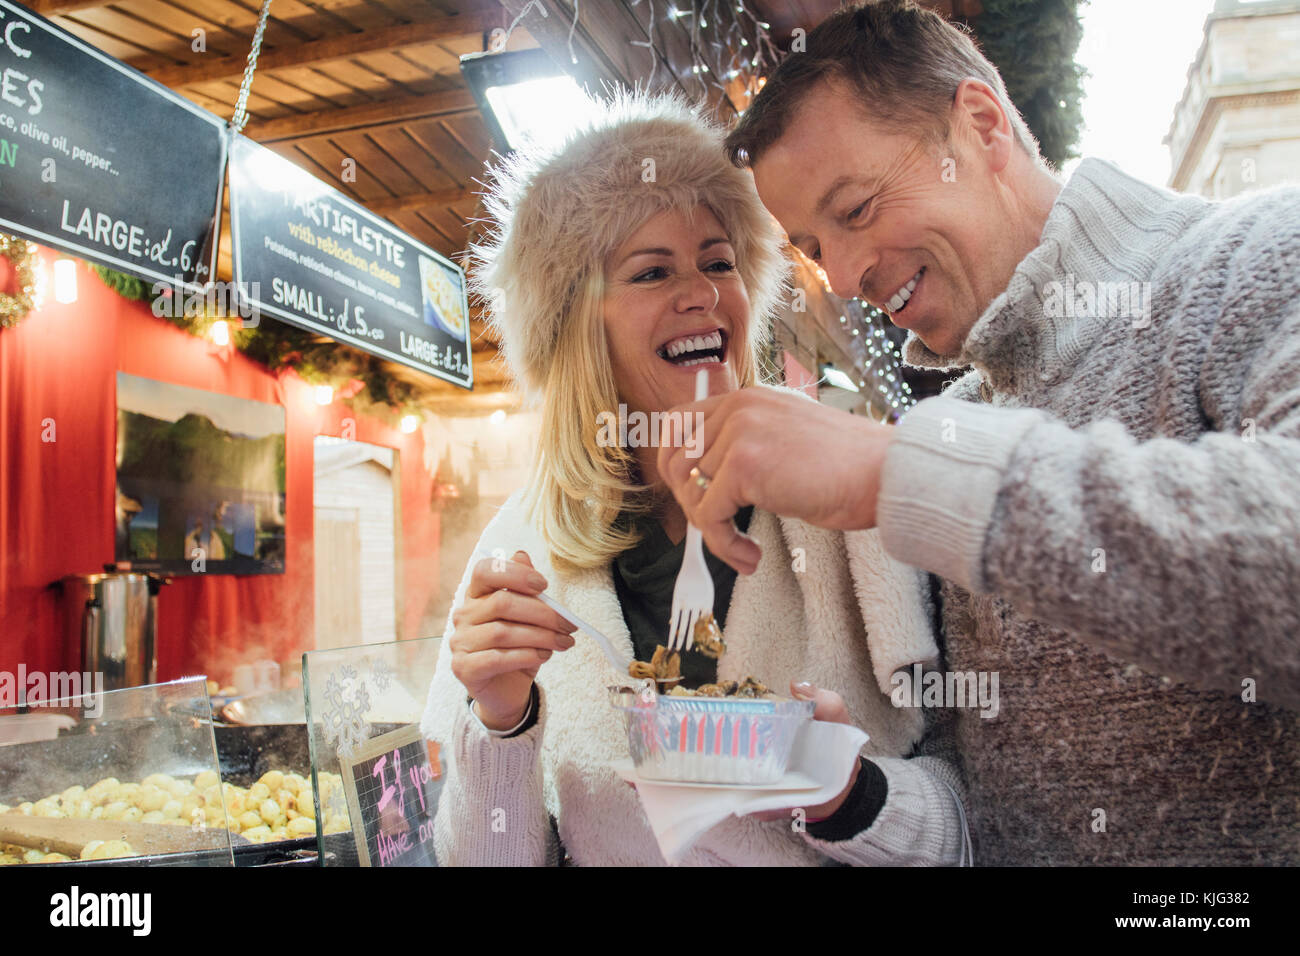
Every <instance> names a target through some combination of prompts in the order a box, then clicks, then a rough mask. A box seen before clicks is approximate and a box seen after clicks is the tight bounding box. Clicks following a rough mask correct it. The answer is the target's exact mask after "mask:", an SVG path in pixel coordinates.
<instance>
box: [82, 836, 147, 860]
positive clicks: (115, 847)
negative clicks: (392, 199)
mask: <svg viewBox="0 0 1300 956" xmlns="http://www.w3.org/2000/svg"><path fill="white" fill-rule="evenodd" d="M96 842H97V843H98V846H95V844H89V843H88V844H87V845H86V849H84V850H82V851H81V858H82V859H83V860H111V859H113V858H114V857H119V856H134V855H135V851H134V850H133V849H131V844H129V843H127V842H126V841H125V840H108V841H107V842H99V841H96ZM91 846H95V849H94V850H93V851H92V850H91V849H90V848H91Z"/></svg>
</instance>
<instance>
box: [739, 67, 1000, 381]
mask: <svg viewBox="0 0 1300 956" xmlns="http://www.w3.org/2000/svg"><path fill="white" fill-rule="evenodd" d="M856 95H857V94H856V93H855V92H854V91H852V90H851V89H850V88H849V87H848V86H847V85H846V84H844V83H842V82H840V81H837V80H828V81H823V82H822V83H821V84H820V85H819V86H817V87H816V88H814V89H813V90H812V91H810V92H809V93H808V94H807V96H806V97H805V99H804V102H803V104H802V106H801V108H800V109H799V110H797V111H796V115H795V118H794V120H793V121H792V122H791V123H790V125H789V127H788V128H787V130H786V132H785V134H784V135H783V136H782V137H781V138H780V139H779V140H778V141H777V142H776V143H775V144H774V145H772V146H771V147H770V148H769V149H768V150H767V151H766V152H764V153H763V154H762V155H761V156H760V157H759V160H758V162H756V163H755V164H754V167H753V169H754V180H755V184H756V185H757V187H758V192H759V196H760V197H761V198H762V200H763V204H764V205H765V206H767V208H768V210H769V211H770V212H771V213H772V214H773V215H774V216H776V218H777V220H778V221H779V222H780V223H781V225H782V226H783V227H784V228H785V230H786V232H787V233H788V234H789V236H790V241H791V243H792V244H794V245H795V246H796V247H798V248H799V249H800V250H801V251H802V252H803V253H805V254H806V255H807V256H809V257H810V258H811V259H813V260H814V261H816V262H817V263H818V265H820V266H821V267H822V269H824V270H825V271H826V275H827V278H828V279H829V281H830V284H831V288H832V289H833V290H834V292H835V294H836V295H838V296H840V297H842V298H846V299H850V298H854V297H861V298H863V299H865V300H866V301H868V302H870V303H871V304H872V305H874V306H878V307H879V308H881V309H884V310H885V311H886V312H888V313H889V315H890V318H891V319H892V320H893V322H894V324H895V325H898V326H900V327H901V328H905V329H910V330H912V331H913V332H915V333H916V335H917V336H918V337H919V338H920V339H921V341H922V342H924V343H925V344H926V345H927V346H928V347H929V348H930V350H931V351H933V352H935V353H937V354H939V355H944V356H954V355H956V354H957V353H958V352H959V351H960V349H961V345H962V343H963V342H964V341H965V340H966V335H967V333H969V332H970V330H971V327H972V326H973V325H974V324H975V321H976V320H977V319H978V318H979V316H980V314H981V313H982V312H983V311H984V309H985V308H987V307H988V305H989V303H990V302H992V301H993V299H994V298H995V297H996V296H997V295H998V293H1000V292H1001V291H1002V290H1003V289H1004V288H1005V286H1006V283H1007V282H1008V281H1009V279H1010V277H1011V273H1012V271H1013V270H1014V269H1015V266H1016V264H1017V263H1018V262H1019V259H1020V256H1021V254H1020V252H1018V251H1017V250H1016V248H1015V247H1014V246H1013V245H1012V244H1011V241H1010V237H1009V236H1008V235H1007V232H1008V230H1007V229H1006V228H1005V223H1006V221H1007V215H1008V210H1007V209H1006V208H1005V203H1004V201H1003V200H1004V198H1005V197H1004V194H1005V190H1003V189H1001V188H1000V186H999V184H998V182H997V181H996V178H995V175H994V171H993V170H991V169H990V162H989V159H988V157H987V155H986V153H985V152H984V151H981V150H980V149H979V148H977V146H974V145H973V144H972V141H971V137H972V136H974V135H975V134H974V132H973V130H972V129H971V128H970V126H969V124H963V117H962V116H961V115H960V114H959V111H956V110H954V113H953V117H952V119H953V125H952V129H951V132H950V135H949V141H948V143H947V144H934V143H926V142H924V141H923V140H922V139H921V138H920V135H921V133H922V132H923V130H921V129H920V128H919V127H918V132H917V135H916V136H912V135H906V134H904V135H900V134H897V133H890V132H887V131H885V129H884V128H883V127H881V126H880V125H878V124H876V123H874V122H872V121H871V120H869V119H867V118H865V117H864V116H863V115H862V113H861V112H860V111H859V109H858V107H857V106H856V105H855V98H856ZM918 122H919V120H918ZM1008 259H1010V261H1009V262H1008V261H1006V260H1008Z"/></svg>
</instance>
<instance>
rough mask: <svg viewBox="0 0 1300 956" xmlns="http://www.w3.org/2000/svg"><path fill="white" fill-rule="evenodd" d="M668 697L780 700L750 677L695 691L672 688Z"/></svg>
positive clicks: (765, 686) (721, 682)
mask: <svg viewBox="0 0 1300 956" xmlns="http://www.w3.org/2000/svg"><path fill="white" fill-rule="evenodd" d="M668 696H670V697H738V698H745V699H748V700H782V699H784V698H779V697H777V695H776V694H773V693H772V691H771V689H770V688H768V686H767V685H766V684H764V683H762V682H760V681H756V680H754V678H752V677H746V678H745V679H744V680H742V681H734V680H720V681H718V682H717V683H716V684H701V685H700V686H699V687H697V688H695V690H687V689H686V688H685V687H681V686H678V687H674V688H673V689H672V690H670V691H669V692H668Z"/></svg>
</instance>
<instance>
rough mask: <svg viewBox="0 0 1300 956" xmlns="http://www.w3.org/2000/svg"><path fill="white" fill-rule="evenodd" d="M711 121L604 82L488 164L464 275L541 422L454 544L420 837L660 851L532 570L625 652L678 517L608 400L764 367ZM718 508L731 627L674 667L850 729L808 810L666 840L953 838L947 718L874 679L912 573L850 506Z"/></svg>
mask: <svg viewBox="0 0 1300 956" xmlns="http://www.w3.org/2000/svg"><path fill="white" fill-rule="evenodd" d="M721 143H722V132H721V130H719V129H718V128H716V127H714V126H712V125H710V124H709V123H707V122H705V121H704V120H702V119H701V118H700V117H698V116H697V115H695V114H694V113H693V112H692V111H691V110H689V109H688V108H687V107H685V106H683V105H682V104H680V103H679V102H677V101H675V100H671V99H663V98H645V97H640V96H633V97H624V98H620V99H619V100H617V101H615V102H613V103H610V104H607V109H606V110H605V112H604V113H603V115H602V117H601V118H600V119H599V120H597V121H594V122H592V123H590V124H589V125H588V126H587V127H586V128H585V129H583V130H582V131H581V132H579V133H576V134H574V135H572V136H570V137H569V139H568V140H567V142H566V143H565V144H564V145H563V146H562V147H559V148H557V149H554V150H551V151H549V152H548V151H541V150H537V151H532V152H527V151H525V152H522V153H516V154H514V156H512V157H511V159H509V160H508V161H507V162H506V163H505V164H504V165H503V166H502V167H499V168H498V169H497V170H495V178H494V182H493V185H492V186H491V187H490V190H489V192H488V196H487V205H488V211H489V213H490V214H491V215H492V217H493V219H494V221H495V231H494V232H493V233H492V234H491V235H490V236H489V237H488V239H487V240H486V241H485V242H483V243H482V244H481V245H478V246H476V247H474V249H473V250H472V253H473V267H474V268H473V273H472V275H473V282H474V284H475V291H476V292H478V293H479V294H480V295H481V296H482V298H483V299H484V300H485V302H486V304H487V306H488V309H489V316H490V320H491V322H492V324H493V325H494V326H495V328H496V329H497V330H498V332H499V334H500V336H501V342H502V347H503V351H504V353H505V357H506V359H507V361H508V362H509V364H510V367H511V369H512V371H513V373H514V375H515V378H516V380H517V381H518V383H519V385H520V386H521V388H522V389H523V390H524V391H525V393H526V394H527V396H528V397H529V398H530V399H531V400H532V401H533V402H534V403H535V404H536V405H537V406H539V408H540V415H541V433H540V436H539V440H538V448H537V453H536V457H535V460H534V464H533V469H532V474H531V476H530V480H529V483H528V485H527V487H526V488H525V489H523V490H522V491H520V492H517V493H516V494H515V495H514V496H512V497H511V498H510V499H509V500H508V501H507V502H506V504H505V505H504V506H503V507H502V508H501V510H500V511H499V512H498V514H497V515H496V516H495V517H494V518H493V520H492V521H491V523H490V524H489V525H488V526H487V528H486V530H485V531H484V532H483V535H482V538H481V539H480V541H479V550H480V553H484V554H494V555H496V556H497V557H496V558H495V559H492V558H485V559H483V560H479V561H475V562H472V563H471V564H470V566H469V567H468V568H466V570H465V575H464V578H463V580H462V582H461V584H460V587H459V590H458V591H457V593H456V597H455V600H454V602H453V608H454V610H453V612H452V615H451V620H450V622H449V624H448V628H447V633H446V638H445V640H444V641H443V646H442V651H441V656H440V660H439V664H438V670H437V674H436V676H435V678H434V680H433V684H432V686H431V688H430V692H429V702H428V708H427V711H426V714H425V717H424V721H423V730H424V732H425V734H426V736H428V737H429V738H430V739H433V740H437V741H440V742H441V743H442V745H443V748H442V752H443V753H444V754H445V755H447V756H448V758H449V759H448V768H447V778H446V782H445V785H444V788H443V792H442V798H441V802H440V805H439V807H438V814H437V820H436V823H435V842H436V847H437V852H438V856H439V858H440V860H441V862H442V863H443V864H444V865H464V864H494V865H544V864H548V863H556V862H559V861H560V860H561V859H562V858H566V857H567V858H568V859H571V860H572V861H574V862H576V863H578V864H583V865H629V864H631V865H638V864H639V865H652V864H663V863H664V859H663V856H662V855H661V853H660V851H659V847H658V844H657V843H656V840H655V837H654V834H653V832H652V831H651V828H650V825H649V823H648V821H647V819H646V816H645V813H644V812H643V810H642V808H641V805H640V802H639V800H638V797H637V794H636V792H635V791H634V790H633V789H631V788H630V787H628V786H627V785H626V784H625V783H624V782H623V781H622V780H621V779H620V778H619V776H618V775H617V774H616V773H615V771H614V770H613V769H612V766H611V765H612V764H614V763H615V762H616V761H618V760H620V759H624V758H626V757H627V735H626V732H625V730H624V728H623V718H622V715H621V714H620V713H619V712H618V711H616V710H614V709H613V708H612V707H611V706H610V704H609V701H608V697H607V694H606V688H607V687H608V686H609V685H610V684H613V683H617V682H620V681H623V682H626V679H627V678H626V675H623V674H618V673H616V672H615V671H614V669H613V668H612V667H611V666H610V665H609V664H608V663H607V661H606V659H605V657H604V656H603V655H602V654H601V652H600V651H599V649H598V648H597V647H596V645H595V643H594V642H593V641H592V640H591V639H589V638H587V637H585V636H582V635H578V636H577V637H576V640H575V637H574V636H571V633H570V632H571V631H572V630H573V629H572V628H571V627H570V626H569V625H568V624H567V623H565V622H564V620H563V619H561V618H560V617H559V616H558V615H556V614H555V613H554V612H553V611H551V610H550V609H549V608H548V607H547V606H546V605H545V604H543V603H542V602H541V601H540V600H539V599H538V598H537V597H536V595H537V594H538V593H539V592H541V591H545V592H546V593H547V594H548V595H550V596H552V597H554V598H555V599H556V600H558V601H560V602H561V603H562V604H564V605H565V606H567V607H568V608H570V609H571V610H572V611H573V613H575V614H577V615H578V616H579V617H581V618H583V619H584V620H586V621H589V622H591V623H592V624H593V625H594V626H595V627H597V628H599V629H600V630H601V631H603V632H604V633H605V634H606V635H608V636H609V637H610V638H611V640H613V641H614V642H615V643H616V644H621V645H622V647H623V649H624V650H626V651H628V652H629V653H633V654H634V655H635V656H636V658H637V659H638V660H649V658H650V654H651V652H652V651H653V650H654V648H655V646H656V645H657V644H662V643H665V636H666V634H667V626H668V613H669V608H670V605H671V601H672V590H673V582H674V578H675V576H676V573H677V569H678V568H679V567H680V565H681V559H682V553H683V548H684V545H683V538H684V536H685V532H686V521H685V518H684V517H683V514H682V512H681V510H680V508H679V507H678V506H677V505H676V502H675V500H674V499H673V497H672V496H671V495H670V494H667V493H666V492H665V490H664V488H663V485H662V483H661V482H660V481H659V479H658V475H657V473H656V452H657V448H656V447H653V445H651V446H650V447H646V443H640V444H641V447H631V448H628V447H620V446H619V445H618V444H617V443H616V442H610V441H607V440H605V439H606V438H607V437H608V436H609V435H610V434H611V432H612V431H613V432H616V431H617V429H612V430H611V429H610V428H609V427H608V417H609V415H610V414H611V413H612V414H614V415H618V414H619V412H620V408H621V410H622V412H623V414H625V415H626V416H627V417H628V418H629V420H632V416H646V417H648V416H649V415H650V414H651V413H653V412H657V411H662V410H665V409H669V408H672V407H674V406H676V405H681V404H683V403H686V402H690V401H691V400H692V399H693V397H694V394H693V393H694V381H695V376H696V373H697V371H698V370H699V369H707V370H708V373H709V384H710V392H711V394H720V393H722V392H725V391H730V390H733V389H737V388H750V387H764V386H759V385H758V364H759V362H758V359H759V356H760V355H761V350H762V349H763V347H764V343H766V342H767V340H768V335H769V329H770V324H769V323H770V320H771V315H772V313H773V311H774V310H775V308H776V306H777V304H778V296H779V295H781V293H782V291H783V290H784V283H785V277H786V270H787V265H788V264H787V260H786V259H785V258H784V254H783V245H782V240H781V237H780V234H779V232H778V230H777V228H776V226H775V224H774V223H773V221H772V220H771V218H770V217H769V216H768V214H767V213H766V211H765V210H764V209H763V207H762V206H761V205H760V203H759V200H758V196H757V194H756V192H755V191H754V187H753V183H752V180H751V179H750V176H749V173H747V172H743V171H741V170H739V169H736V168H735V167H733V166H732V165H731V164H730V163H728V162H727V160H726V158H725V156H724V154H723V152H722V147H721ZM631 434H632V435H634V436H635V435H637V434H638V433H637V432H636V430H635V429H633V430H631ZM642 434H645V435H646V437H648V438H650V439H651V440H652V441H655V440H657V438H658V436H657V435H651V434H649V432H648V431H647V432H645V433H642ZM656 443H657V442H656ZM808 465H809V467H816V463H815V462H809V463H808ZM738 523H739V524H740V525H741V527H742V530H744V531H746V532H747V533H748V534H749V535H750V536H751V537H753V538H754V539H756V540H757V541H758V542H759V544H761V545H762V548H763V555H764V557H763V559H762V561H761V562H760V563H759V566H758V569H757V570H756V571H755V573H754V574H752V575H749V576H746V577H741V578H738V576H737V574H736V572H734V571H732V570H731V569H730V568H728V567H727V566H726V565H724V564H722V563H721V562H720V561H717V560H716V559H714V558H713V557H712V556H711V555H710V556H709V557H708V564H709V567H710V570H711V572H712V575H713V580H714V586H715V592H716V599H715V603H714V616H715V619H716V620H717V621H718V622H719V624H721V625H722V626H723V628H724V630H725V634H726V641H727V648H728V649H727V653H726V654H725V655H724V656H723V658H722V659H721V661H720V662H715V661H712V660H710V659H709V658H706V657H704V656H703V655H701V654H698V653H697V652H695V651H688V652H685V653H684V654H683V655H682V658H683V662H682V669H683V673H684V674H685V676H686V679H687V684H688V686H689V685H692V684H699V683H705V682H711V681H714V680H721V679H737V678H742V677H744V676H745V675H748V674H752V675H754V676H756V677H757V678H759V679H760V680H762V681H764V682H765V683H767V684H769V685H770V686H773V687H780V688H784V687H785V686H786V685H787V684H789V685H790V686H791V692H792V693H794V694H797V695H799V696H803V697H810V698H812V699H814V700H815V701H816V708H817V709H816V713H815V716H816V717H817V719H821V720H840V721H844V722H849V723H852V724H854V725H856V726H858V727H860V728H862V729H863V730H865V731H866V732H867V733H868V734H869V735H870V740H869V742H868V743H867V744H866V745H865V746H864V748H863V751H862V755H861V756H860V757H859V758H857V759H856V760H855V761H854V763H853V765H852V767H851V768H846V769H848V770H849V779H848V784H847V785H846V786H845V788H844V790H843V791H842V792H841V793H840V794H839V795H838V796H837V797H836V798H835V799H833V800H831V801H830V802H828V803H827V804H825V805H823V806H820V807H810V808H808V809H807V819H808V821H809V822H808V824H807V826H806V828H803V829H800V828H795V827H792V826H791V824H790V819H791V818H790V816H789V815H788V814H786V815H783V816H782V818H781V819H765V818H758V817H756V816H746V817H734V816H733V817H729V818H728V819H727V820H726V821H725V822H723V823H721V824H718V825H717V826H716V827H714V828H713V829H712V830H709V831H708V832H707V833H705V834H704V835H703V836H702V837H701V838H700V840H699V841H698V842H697V843H696V844H695V845H694V847H693V848H692V849H691V851H690V853H689V855H688V856H687V857H686V858H685V859H684V860H683V861H682V862H684V863H687V864H696V865H700V864H703V865H709V864H744V865H790V864H805V865H821V864H826V863H828V862H841V863H849V864H859V865H887V864H952V863H956V862H958V860H959V858H960V855H961V853H962V851H963V844H964V839H963V836H962V829H963V828H962V825H961V809H960V805H959V803H958V799H959V797H958V794H959V793H961V792H962V785H961V781H960V777H959V775H958V774H957V772H956V770H955V768H954V766H953V764H952V763H951V760H950V759H948V758H947V756H946V755H945V756H937V755H936V754H937V753H938V752H939V751H940V750H941V742H942V741H944V740H946V739H947V738H946V736H945V735H944V734H941V733H939V732H938V731H937V728H938V727H941V726H942V725H943V724H942V722H936V723H933V724H928V722H927V717H926V716H925V715H923V714H922V712H921V711H918V710H914V709H900V708H895V707H893V706H892V704H891V701H890V690H891V684H890V677H891V675H892V674H893V673H894V672H895V670H897V669H898V668H902V667H910V666H911V664H912V663H913V662H915V661H923V662H927V663H934V662H935V661H936V659H937V657H938V653H937V650H936V646H935V642H934V639H933V636H932V634H931V631H930V623H929V613H928V603H927V600H926V598H925V596H924V592H923V587H922V585H923V579H922V578H921V577H920V575H919V574H918V573H916V572H913V571H912V570H910V569H908V568H905V567H903V566H902V565H899V564H897V563H895V562H894V561H892V560H891V559H889V558H888V557H886V556H885V553H884V551H883V550H882V549H881V547H880V544H879V543H878V541H877V538H876V533H875V532H874V531H872V532H848V533H845V532H838V531H826V530H821V529H817V528H813V527H811V526H809V525H805V524H803V523H802V522H799V521H793V520H788V519H784V518H781V517H778V516H777V515H773V514H769V513H766V512H762V511H757V510H746V511H742V512H741V514H740V515H739V516H738ZM927 729H928V730H929V732H927ZM814 821H815V822H814Z"/></svg>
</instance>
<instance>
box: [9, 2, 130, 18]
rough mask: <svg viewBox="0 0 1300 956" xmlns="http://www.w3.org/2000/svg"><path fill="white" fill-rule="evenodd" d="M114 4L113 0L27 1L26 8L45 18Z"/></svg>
mask: <svg viewBox="0 0 1300 956" xmlns="http://www.w3.org/2000/svg"><path fill="white" fill-rule="evenodd" d="M112 2H113V0H27V3H25V4H24V6H26V7H27V9H28V10H31V11H32V12H33V13H39V14H40V15H41V16H43V17H57V16H61V15H62V14H65V13H75V12H76V11H77V10H88V9H90V8H91V7H102V6H106V5H107V4H109V3H112Z"/></svg>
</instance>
